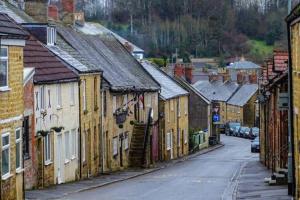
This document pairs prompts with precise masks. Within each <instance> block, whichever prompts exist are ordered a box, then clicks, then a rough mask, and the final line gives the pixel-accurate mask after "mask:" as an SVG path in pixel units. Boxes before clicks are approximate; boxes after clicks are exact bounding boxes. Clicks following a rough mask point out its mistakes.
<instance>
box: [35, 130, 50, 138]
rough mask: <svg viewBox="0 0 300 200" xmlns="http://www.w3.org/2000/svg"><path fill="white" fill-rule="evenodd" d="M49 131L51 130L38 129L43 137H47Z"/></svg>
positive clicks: (38, 132)
mask: <svg viewBox="0 0 300 200" xmlns="http://www.w3.org/2000/svg"><path fill="white" fill-rule="evenodd" d="M49 133H50V131H44V130H39V131H37V134H38V135H41V136H43V137H46V136H47V135H48V134H49Z"/></svg>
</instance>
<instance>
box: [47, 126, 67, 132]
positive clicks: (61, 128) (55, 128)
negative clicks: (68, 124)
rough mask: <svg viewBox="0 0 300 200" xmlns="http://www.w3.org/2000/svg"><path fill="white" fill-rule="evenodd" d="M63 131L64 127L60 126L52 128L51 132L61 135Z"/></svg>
mask: <svg viewBox="0 0 300 200" xmlns="http://www.w3.org/2000/svg"><path fill="white" fill-rule="evenodd" d="M63 129H64V127H63V126H60V127H52V128H51V129H50V130H53V131H55V132H56V133H60V132H61V131H62V130H63Z"/></svg>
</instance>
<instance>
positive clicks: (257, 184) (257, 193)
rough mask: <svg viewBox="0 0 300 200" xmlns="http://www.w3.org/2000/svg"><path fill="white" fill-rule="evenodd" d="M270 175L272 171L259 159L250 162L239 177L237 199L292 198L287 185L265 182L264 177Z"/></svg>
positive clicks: (276, 199) (271, 199) (278, 199)
mask: <svg viewBox="0 0 300 200" xmlns="http://www.w3.org/2000/svg"><path fill="white" fill-rule="evenodd" d="M270 176H271V171H269V170H267V169H266V168H265V167H264V166H263V165H262V164H261V163H260V162H259V161H250V162H248V163H247V164H246V166H245V167H244V168H243V170H242V172H241V175H240V177H239V181H238V186H237V194H236V199H251V200H291V199H292V197H291V196H288V188H287V185H282V186H269V185H268V184H267V183H264V178H266V177H270Z"/></svg>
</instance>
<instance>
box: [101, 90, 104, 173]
mask: <svg viewBox="0 0 300 200" xmlns="http://www.w3.org/2000/svg"><path fill="white" fill-rule="evenodd" d="M103 116H104V91H102V92H101V152H102V155H101V158H102V169H101V171H102V173H104V155H105V154H104V130H103V129H104V117H103Z"/></svg>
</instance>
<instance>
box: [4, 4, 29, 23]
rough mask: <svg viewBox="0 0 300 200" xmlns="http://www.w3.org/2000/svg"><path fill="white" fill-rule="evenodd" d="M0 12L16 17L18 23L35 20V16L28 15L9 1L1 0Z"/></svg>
mask: <svg viewBox="0 0 300 200" xmlns="http://www.w3.org/2000/svg"><path fill="white" fill-rule="evenodd" d="M0 12H1V13H5V14H7V15H8V16H10V17H11V18H12V19H14V20H15V21H16V22H17V23H18V24H22V23H28V22H32V23H33V22H35V20H33V18H31V17H30V16H28V15H27V14H26V13H25V12H24V11H22V10H21V9H18V8H16V7H14V6H13V5H10V4H9V3H7V2H4V1H1V0H0Z"/></svg>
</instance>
